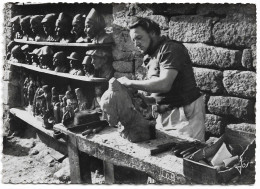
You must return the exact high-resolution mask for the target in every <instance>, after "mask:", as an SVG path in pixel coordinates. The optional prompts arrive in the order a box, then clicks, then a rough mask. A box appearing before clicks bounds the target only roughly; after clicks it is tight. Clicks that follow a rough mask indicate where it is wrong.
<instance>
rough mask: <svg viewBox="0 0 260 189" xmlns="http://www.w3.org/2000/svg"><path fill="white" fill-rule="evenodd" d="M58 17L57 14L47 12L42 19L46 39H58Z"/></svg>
mask: <svg viewBox="0 0 260 189" xmlns="http://www.w3.org/2000/svg"><path fill="white" fill-rule="evenodd" d="M56 19H57V15H56V14H54V13H52V14H47V15H46V16H45V17H44V18H43V19H42V21H41V23H42V26H43V30H44V33H45V34H46V37H47V39H46V41H56V38H55V33H54V29H55V22H56Z"/></svg>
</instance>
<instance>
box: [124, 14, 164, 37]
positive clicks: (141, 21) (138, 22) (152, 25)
mask: <svg viewBox="0 0 260 189" xmlns="http://www.w3.org/2000/svg"><path fill="white" fill-rule="evenodd" d="M138 26H140V27H142V28H143V29H144V30H145V31H146V32H147V33H150V32H154V33H155V34H156V35H161V30H160V27H159V25H158V24H157V23H156V22H154V21H152V20H150V19H149V18H142V17H135V18H134V19H133V21H132V22H131V23H130V24H129V26H128V28H129V29H133V28H137V27H138Z"/></svg>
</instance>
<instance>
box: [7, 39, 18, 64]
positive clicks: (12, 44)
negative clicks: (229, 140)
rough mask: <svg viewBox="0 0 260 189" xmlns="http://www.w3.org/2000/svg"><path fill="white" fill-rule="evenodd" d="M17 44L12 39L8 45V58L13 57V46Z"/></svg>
mask: <svg viewBox="0 0 260 189" xmlns="http://www.w3.org/2000/svg"><path fill="white" fill-rule="evenodd" d="M15 45H16V43H15V42H14V41H10V42H9V43H8V45H7V48H6V49H7V52H6V60H10V58H11V51H12V48H14V46H15Z"/></svg>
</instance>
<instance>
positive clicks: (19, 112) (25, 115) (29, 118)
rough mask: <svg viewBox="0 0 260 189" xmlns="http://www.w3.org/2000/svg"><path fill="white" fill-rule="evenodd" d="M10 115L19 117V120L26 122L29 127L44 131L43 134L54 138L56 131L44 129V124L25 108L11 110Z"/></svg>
mask: <svg viewBox="0 0 260 189" xmlns="http://www.w3.org/2000/svg"><path fill="white" fill-rule="evenodd" d="M10 113H11V114H13V115H14V116H16V117H18V118H19V119H21V120H23V121H25V122H26V123H28V124H29V125H31V126H33V127H34V128H36V129H38V130H40V131H42V132H43V133H45V134H47V135H49V136H51V137H53V134H54V131H53V130H48V129H45V128H44V127H43V123H42V122H41V121H39V120H37V119H36V118H35V117H34V116H33V115H31V114H30V113H29V112H27V111H26V110H25V109H24V108H11V109H10Z"/></svg>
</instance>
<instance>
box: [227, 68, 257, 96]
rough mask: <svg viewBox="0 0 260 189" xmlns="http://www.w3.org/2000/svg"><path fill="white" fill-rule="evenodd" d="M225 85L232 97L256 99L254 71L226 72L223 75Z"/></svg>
mask: <svg viewBox="0 0 260 189" xmlns="http://www.w3.org/2000/svg"><path fill="white" fill-rule="evenodd" d="M223 85H224V87H225V89H226V91H227V92H228V94H230V95H234V96H238V97H244V98H255V96H256V73H255V72H252V71H238V70H226V71H224V73H223Z"/></svg>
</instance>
